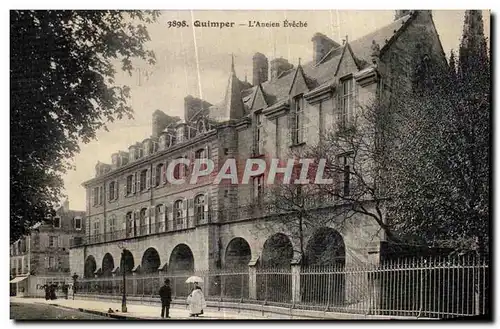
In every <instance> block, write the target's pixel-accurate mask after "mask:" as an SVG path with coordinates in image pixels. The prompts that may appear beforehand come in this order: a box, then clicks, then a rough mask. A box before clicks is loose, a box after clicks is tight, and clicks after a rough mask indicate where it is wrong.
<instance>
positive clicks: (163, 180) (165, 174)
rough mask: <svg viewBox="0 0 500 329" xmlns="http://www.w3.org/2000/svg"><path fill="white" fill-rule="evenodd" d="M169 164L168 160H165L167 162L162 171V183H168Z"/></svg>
mask: <svg viewBox="0 0 500 329" xmlns="http://www.w3.org/2000/svg"><path fill="white" fill-rule="evenodd" d="M167 166H168V161H166V160H165V163H164V164H163V172H162V173H161V182H162V184H167Z"/></svg>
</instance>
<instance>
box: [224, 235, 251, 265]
mask: <svg viewBox="0 0 500 329" xmlns="http://www.w3.org/2000/svg"><path fill="white" fill-rule="evenodd" d="M251 259H252V250H251V248H250V245H249V244H248V242H247V240H245V239H244V238H241V237H236V238H233V239H232V240H231V241H229V243H228V244H227V247H226V252H225V255H224V267H226V268H230V269H234V268H247V266H248V263H249V262H250V260H251Z"/></svg>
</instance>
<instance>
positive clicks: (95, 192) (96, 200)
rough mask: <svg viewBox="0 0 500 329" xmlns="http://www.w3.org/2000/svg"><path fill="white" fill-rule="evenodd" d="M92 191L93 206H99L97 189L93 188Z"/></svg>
mask: <svg viewBox="0 0 500 329" xmlns="http://www.w3.org/2000/svg"><path fill="white" fill-rule="evenodd" d="M93 191H94V193H93V199H94V206H97V205H98V204H99V187H94V190H93Z"/></svg>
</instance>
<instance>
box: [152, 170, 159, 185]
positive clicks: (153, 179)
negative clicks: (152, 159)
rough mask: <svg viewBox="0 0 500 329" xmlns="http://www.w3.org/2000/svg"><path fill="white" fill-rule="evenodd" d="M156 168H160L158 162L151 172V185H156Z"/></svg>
mask: <svg viewBox="0 0 500 329" xmlns="http://www.w3.org/2000/svg"><path fill="white" fill-rule="evenodd" d="M156 168H158V164H156V165H155V166H153V171H152V172H151V186H153V187H155V186H156Z"/></svg>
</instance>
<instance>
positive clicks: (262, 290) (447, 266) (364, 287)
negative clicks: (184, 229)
mask: <svg viewBox="0 0 500 329" xmlns="http://www.w3.org/2000/svg"><path fill="white" fill-rule="evenodd" d="M191 275H197V276H200V277H202V278H203V280H204V282H203V283H202V284H201V285H202V289H203V291H204V293H205V296H206V299H207V300H219V301H238V302H245V303H260V304H267V305H276V306H285V307H294V308H302V309H313V310H323V311H333V312H344V313H356V314H375V315H389V316H410V317H425V318H450V317H458V316H472V315H484V314H488V313H489V306H490V303H489V280H490V277H489V275H490V274H489V266H488V263H487V261H486V260H484V259H478V258H475V257H447V258H440V257H436V258H425V259H424V258H420V259H400V260H394V261H387V262H384V263H382V264H380V265H378V266H375V265H363V264H359V265H357V266H352V267H351V266H348V267H345V266H340V265H338V266H310V267H299V266H296V267H295V268H292V267H287V268H253V269H252V268H250V269H249V268H243V269H239V270H238V269H234V270H218V271H198V272H189V273H158V274H149V275H131V274H130V275H127V277H126V285H127V295H129V296H137V297H152V298H155V297H158V290H159V288H160V286H161V284H163V280H164V279H165V278H167V277H168V278H169V279H170V281H171V287H172V295H173V297H174V298H180V299H182V298H185V297H187V295H188V294H189V292H190V289H191V287H190V285H188V284H186V283H185V281H186V279H187V278H188V277H189V276H191ZM122 289H123V278H122V277H119V276H117V277H107V278H104V277H99V278H90V279H79V280H78V282H77V294H85V295H121V294H122Z"/></svg>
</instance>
